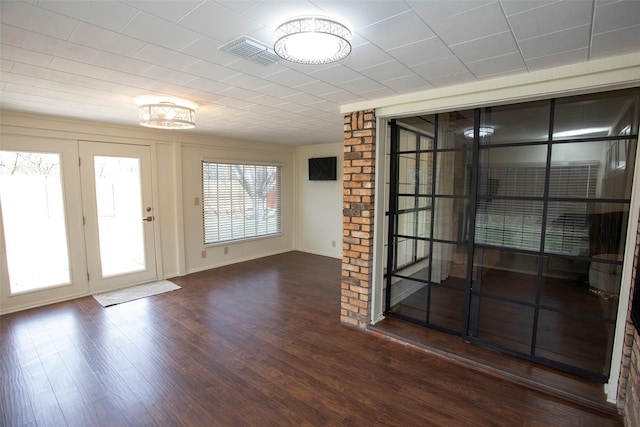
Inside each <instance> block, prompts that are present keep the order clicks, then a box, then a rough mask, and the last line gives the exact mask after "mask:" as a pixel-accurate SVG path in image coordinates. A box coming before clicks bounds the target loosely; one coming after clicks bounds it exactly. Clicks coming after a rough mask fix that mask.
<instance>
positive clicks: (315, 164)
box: [309, 157, 337, 181]
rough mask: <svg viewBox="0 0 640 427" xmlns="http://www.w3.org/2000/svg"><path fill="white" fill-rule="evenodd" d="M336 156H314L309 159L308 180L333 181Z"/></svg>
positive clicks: (334, 178)
mask: <svg viewBox="0 0 640 427" xmlns="http://www.w3.org/2000/svg"><path fill="white" fill-rule="evenodd" d="M336 164H337V158H336V157H315V158H311V159H309V181H335V180H336Z"/></svg>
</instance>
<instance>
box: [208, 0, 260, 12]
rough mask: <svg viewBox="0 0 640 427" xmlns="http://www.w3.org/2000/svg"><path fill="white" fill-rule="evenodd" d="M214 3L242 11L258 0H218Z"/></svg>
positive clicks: (258, 0) (258, 1)
mask: <svg viewBox="0 0 640 427" xmlns="http://www.w3.org/2000/svg"><path fill="white" fill-rule="evenodd" d="M216 3H219V4H221V5H223V6H224V7H226V8H228V9H231V10H233V11H235V12H238V13H242V12H244V11H246V10H247V9H249V8H251V7H253V6H255V5H256V4H258V3H260V0H242V1H238V0H218V1H216Z"/></svg>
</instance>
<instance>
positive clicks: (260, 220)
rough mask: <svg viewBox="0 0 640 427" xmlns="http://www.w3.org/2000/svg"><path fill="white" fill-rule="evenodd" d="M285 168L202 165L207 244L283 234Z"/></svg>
mask: <svg viewBox="0 0 640 427" xmlns="http://www.w3.org/2000/svg"><path fill="white" fill-rule="evenodd" d="M280 169H281V167H280V166H271V165H255V164H233V163H214V162H207V161H203V162H202V217H203V236H204V244H205V245H209V244H215V243H221V242H229V241H233V240H243V239H251V238H256V237H263V236H270V235H274V234H280V233H281V232H282V196H281V195H282V191H281V171H280Z"/></svg>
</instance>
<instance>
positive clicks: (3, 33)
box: [0, 24, 27, 47]
mask: <svg viewBox="0 0 640 427" xmlns="http://www.w3.org/2000/svg"><path fill="white" fill-rule="evenodd" d="M26 35H27V32H26V31H25V30H23V29H21V28H17V27H14V26H13V25H6V24H2V25H0V41H2V44H6V45H11V46H16V47H21V46H22V42H23V41H24V38H25V37H26Z"/></svg>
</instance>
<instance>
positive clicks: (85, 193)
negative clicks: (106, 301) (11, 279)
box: [80, 141, 158, 293]
mask: <svg viewBox="0 0 640 427" xmlns="http://www.w3.org/2000/svg"><path fill="white" fill-rule="evenodd" d="M80 174H81V181H82V201H83V210H84V225H85V239H86V248H87V268H88V279H89V289H90V292H91V293H97V292H104V291H108V290H112V289H117V288H120V287H123V286H126V285H130V284H137V283H144V282H149V281H152V280H155V279H156V278H157V277H158V275H157V269H156V253H155V241H154V230H153V225H154V220H155V217H154V209H153V197H152V186H151V153H150V148H149V147H148V146H142V145H128V144H110V143H100V142H86V141H81V142H80Z"/></svg>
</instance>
